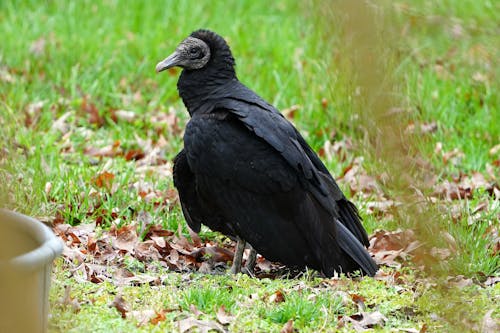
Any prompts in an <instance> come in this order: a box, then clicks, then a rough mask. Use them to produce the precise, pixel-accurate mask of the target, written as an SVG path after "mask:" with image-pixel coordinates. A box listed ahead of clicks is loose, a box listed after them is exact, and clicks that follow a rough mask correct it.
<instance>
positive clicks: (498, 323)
mask: <svg viewBox="0 0 500 333" xmlns="http://www.w3.org/2000/svg"><path fill="white" fill-rule="evenodd" d="M494 311H495V309H491V310H489V311H488V312H486V314H485V315H484V317H483V322H482V323H481V333H497V332H500V320H499V319H498V318H493V317H492V316H491V315H492V314H493V312H494Z"/></svg>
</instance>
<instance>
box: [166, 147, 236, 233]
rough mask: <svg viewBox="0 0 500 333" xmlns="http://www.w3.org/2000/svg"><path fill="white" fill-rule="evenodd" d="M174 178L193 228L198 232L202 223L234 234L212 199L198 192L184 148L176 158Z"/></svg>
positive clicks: (183, 207)
mask: <svg viewBox="0 0 500 333" xmlns="http://www.w3.org/2000/svg"><path fill="white" fill-rule="evenodd" d="M173 179H174V186H175V187H176V188H177V191H178V193H179V201H180V203H181V208H182V213H183V215H184V218H185V219H186V222H187V224H188V225H189V227H190V228H191V230H193V231H194V232H196V233H198V232H200V228H201V224H205V225H206V226H208V227H209V228H210V229H212V230H215V231H219V232H221V233H223V234H224V235H226V236H234V231H233V230H232V228H231V226H230V223H228V222H227V220H226V219H225V218H224V217H223V216H221V215H220V214H218V213H217V212H216V211H215V210H214V209H213V207H212V206H211V205H210V200H206V199H205V198H203V197H201V196H200V195H199V194H198V191H197V185H196V177H195V175H194V173H193V172H192V170H191V168H190V166H189V164H188V161H187V158H186V152H185V151H184V150H181V151H180V152H179V154H177V156H176V157H175V158H174V168H173Z"/></svg>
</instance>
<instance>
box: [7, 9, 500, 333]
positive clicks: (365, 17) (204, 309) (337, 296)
mask: <svg viewBox="0 0 500 333" xmlns="http://www.w3.org/2000/svg"><path fill="white" fill-rule="evenodd" d="M499 13H500V5H499V4H496V3H494V2H490V1H472V0H470V1H469V0H466V1H460V2H456V1H441V2H439V4H436V3H435V2H433V1H400V0H398V1H396V2H381V3H370V4H369V5H368V6H367V5H365V4H364V2H349V3H347V2H346V3H340V4H335V5H332V4H331V3H330V2H328V1H309V2H306V3H302V4H299V3H298V2H297V3H296V2H293V1H278V2H274V3H271V2H262V1H239V2H235V3H232V4H228V3H226V2H194V1H183V2H170V1H165V2H163V3H161V4H160V3H159V2H151V3H150V2H138V1H130V2H126V3H125V2H115V1H103V2H99V3H94V2H92V1H83V0H82V1H74V2H66V1H51V2H46V3H44V4H40V3H39V2H37V1H28V0H26V1H18V2H15V3H14V2H8V1H4V2H1V3H0V30H1V31H2V43H1V45H0V114H1V117H0V126H1V127H2V129H3V133H4V134H3V135H2V138H0V142H1V143H2V144H1V150H0V187H1V189H2V191H0V192H2V193H1V194H0V201H2V202H4V203H5V205H6V206H7V207H9V208H11V209H15V210H18V211H20V212H23V213H25V214H28V215H32V216H35V217H37V218H38V219H40V220H42V221H43V222H45V223H46V224H47V225H49V226H51V227H52V228H53V230H54V231H55V232H56V234H57V235H58V236H60V237H61V239H62V240H63V241H64V242H65V245H66V247H65V252H64V255H63V256H62V257H61V258H59V259H57V260H56V262H55V265H54V273H53V280H52V289H51V293H50V304H51V315H50V323H49V324H50V325H49V330H50V331H54V332H57V331H64V332H66V331H75V332H76V331H78V332H85V331H103V332H111V331H115V332H123V331H127V332H129V331H130V332H133V331H147V332H149V331H161V332H163V331H170V330H174V331H175V330H178V331H182V332H184V331H187V330H189V329H192V330H199V331H206V330H208V329H213V330H215V331H231V332H240V331H248V332H261V331H283V332H293V331H294V330H297V331H300V332H318V331H325V332H332V331H346V332H348V331H358V330H365V329H372V330H374V331H396V332H398V331H399V332H425V331H429V332H441V331H442V332H447V331H458V330H462V331H483V332H496V331H498V327H499V323H498V321H499V316H500V311H499V310H498V306H497V305H495V304H497V303H498V301H499V298H500V284H499V283H498V281H499V280H500V269H499V267H500V259H499V251H500V243H499V238H498V237H499V236H498V229H499V219H500V188H499V178H500V177H499V174H500V134H499V133H500V122H498V119H500V111H499V104H500V103H499V97H498V91H499V88H500V87H499V75H500V66H499V64H498V59H500V51H499V47H498V45H500V37H499V36H500V33H499V27H498V22H499V21H500V14H499ZM201 27H203V28H210V29H213V30H214V31H217V32H218V33H220V34H221V35H222V36H224V37H225V38H226V39H227V40H228V42H229V44H230V46H231V47H232V50H233V53H234V56H235V58H236V63H237V73H238V76H239V78H240V80H241V81H243V82H244V83H245V84H246V85H248V86H249V87H251V88H252V89H253V90H255V91H257V92H258V93H259V94H260V95H261V96H262V97H264V98H265V99H266V100H268V101H270V102H271V103H272V104H274V105H275V106H277V107H278V108H279V109H280V110H282V111H283V113H284V114H285V115H286V116H287V117H288V118H289V119H290V120H291V121H292V122H293V123H294V124H295V125H296V126H297V128H298V129H299V130H300V132H301V133H302V134H303V135H304V136H305V137H306V139H307V141H308V142H309V143H310V144H311V145H312V147H313V148H314V149H315V150H316V151H317V152H318V154H319V155H320V156H321V158H322V159H323V160H324V161H325V163H326V165H327V167H328V168H329V169H330V171H331V172H332V175H334V176H335V177H336V179H338V180H339V184H340V186H341V188H342V189H343V190H344V192H345V193H346V195H347V196H348V197H349V198H350V199H351V200H352V201H353V202H354V203H355V204H356V205H357V206H358V207H359V208H360V212H361V215H362V217H363V220H364V221H363V223H364V225H365V227H366V229H367V230H368V232H369V234H370V235H371V247H370V252H371V253H372V254H373V256H374V258H375V259H376V260H377V262H378V263H379V264H380V265H381V269H380V272H379V273H378V275H377V276H376V277H375V278H366V277H355V278H354V279H349V278H346V277H345V276H340V277H334V278H331V279H325V278H322V277H321V276H319V274H318V273H317V272H313V271H306V272H295V271H287V270H286V269H284V268H283V267H281V266H280V265H279V264H277V263H270V262H268V261H266V260H265V259H264V258H259V262H258V266H257V271H256V276H255V277H249V276H246V275H237V276H232V275H228V274H224V269H225V268H226V266H227V262H228V261H230V259H231V252H230V251H232V247H233V246H234V244H233V243H232V242H231V241H230V240H228V239H226V238H224V237H223V236H222V235H219V234H216V233H213V232H211V231H210V230H208V229H206V228H204V229H202V232H201V234H200V237H196V235H194V234H192V233H190V232H189V230H188V229H187V226H186V224H185V222H184V219H183V217H182V213H181V212H180V209H179V203H178V198H177V194H176V191H175V189H174V188H173V184H172V179H171V167H172V162H171V161H172V159H173V157H174V156H175V154H176V152H178V151H179V150H180V148H181V147H182V133H183V128H184V125H185V123H186V121H187V120H188V115H187V113H186V111H185V109H184V107H183V105H182V102H181V101H180V100H179V98H178V95H177V91H176V88H175V83H176V80H177V77H178V75H179V72H178V71H175V70H172V71H169V72H168V73H166V74H164V75H155V73H154V67H155V65H156V63H157V62H158V61H159V60H161V59H163V58H164V57H165V56H167V55H168V54H170V52H171V51H172V50H173V49H174V48H175V46H176V45H177V43H178V42H179V41H181V40H182V39H183V38H184V37H185V36H187V35H188V34H189V33H190V32H191V31H193V30H196V29H198V28H201Z"/></svg>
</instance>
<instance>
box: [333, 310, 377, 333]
mask: <svg viewBox="0 0 500 333" xmlns="http://www.w3.org/2000/svg"><path fill="white" fill-rule="evenodd" d="M343 318H344V319H346V320H347V321H348V322H351V323H352V324H353V326H354V328H355V329H356V330H357V331H364V330H365V329H367V328H373V327H375V326H384V324H385V322H386V321H387V318H386V317H385V316H384V315H383V314H382V313H381V312H379V311H375V312H360V313H357V314H354V315H352V316H344V317H343Z"/></svg>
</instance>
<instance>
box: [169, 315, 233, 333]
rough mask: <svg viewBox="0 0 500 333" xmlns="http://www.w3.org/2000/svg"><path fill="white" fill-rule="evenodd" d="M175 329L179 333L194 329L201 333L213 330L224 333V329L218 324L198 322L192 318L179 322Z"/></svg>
mask: <svg viewBox="0 0 500 333" xmlns="http://www.w3.org/2000/svg"><path fill="white" fill-rule="evenodd" d="M177 325H178V326H177V327H178V329H179V332H180V333H184V332H187V331H189V330H190V329H191V328H193V327H196V328H198V329H199V330H200V332H201V333H208V332H209V331H210V330H214V331H217V332H220V333H225V332H226V330H225V329H224V327H222V326H220V325H219V324H218V323H216V322H215V321H212V320H198V319H195V318H192V317H189V318H186V319H182V320H179V321H178V322H177Z"/></svg>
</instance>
